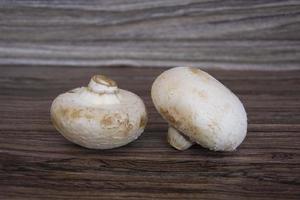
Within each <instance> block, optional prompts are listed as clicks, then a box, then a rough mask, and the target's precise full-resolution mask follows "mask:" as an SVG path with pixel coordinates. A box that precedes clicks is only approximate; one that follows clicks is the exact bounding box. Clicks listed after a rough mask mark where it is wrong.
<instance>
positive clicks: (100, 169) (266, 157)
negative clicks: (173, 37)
mask: <svg viewBox="0 0 300 200" xmlns="http://www.w3.org/2000/svg"><path fill="white" fill-rule="evenodd" d="M0 70H1V73H0V91H1V92H0V110H1V112H0V199H75V198H76V199H124V198H126V199H241V200H244V199H259V200H269V199H270V200H271V199H272V200H273V199H295V200H296V199H299V198H300V187H299V185H300V123H299V122H300V93H299V91H300V70H296V71H241V70H231V71H228V70H209V73H211V74H212V75H214V76H215V77H216V78H218V79H220V80H221V82H223V83H224V84H225V85H227V86H228V87H230V88H231V89H232V90H233V91H234V92H235V93H236V94H237V95H238V96H239V97H240V98H241V100H242V101H243V103H244V104H245V106H246V110H247V112H248V117H249V128H248V135H247V138H246V140H245V141H244V143H243V144H242V145H241V146H240V147H239V149H238V150H237V151H235V152H227V153H222V152H212V151H208V150H206V149H203V148H201V147H200V146H193V147H192V148H191V149H189V150H186V151H183V152H179V151H177V150H175V149H173V148H171V147H170V146H169V145H168V144H167V143H166V140H165V134H166V130H167V124H166V122H164V120H163V119H162V118H161V117H160V116H159V114H158V113H157V112H156V111H155V109H154V106H153V104H152V102H151V99H150V91H149V90H150V86H151V84H152V82H153V80H154V78H155V77H156V76H157V75H158V74H160V73H161V72H162V71H163V70H165V68H144V69H142V68H129V67H114V68H109V67H96V68H95V67H93V68H90V67H85V68H77V67H50V66H49V67H40V66H31V67H23V66H21V67H17V66H14V67H12V66H7V67H5V66H2V67H0ZM96 73H102V74H105V75H108V76H110V77H111V78H113V79H115V80H116V81H117V82H118V83H119V86H120V87H121V88H124V89H128V90H131V91H133V92H135V93H137V94H138V95H140V96H141V98H142V99H143V100H144V101H145V103H146V106H147V109H148V112H149V123H148V125H147V127H146V131H145V132H144V133H143V135H142V136H141V137H140V138H139V139H138V140H136V141H134V142H133V143H130V144H129V145H127V146H124V147H122V148H118V149H113V150H105V151H97V150H88V149H85V148H82V147H79V146H77V145H73V144H71V143H70V142H68V141H66V140H65V139H64V138H63V137H62V136H61V135H60V134H59V133H58V132H57V131H56V130H55V129H54V127H53V126H52V124H51V122H50V119H49V108H50V105H51V101H52V100H53V99H54V98H55V97H56V96H57V95H58V94H59V93H62V92H64V91H67V90H69V89H71V88H74V87H77V86H82V85H86V84H87V82H88V80H89V78H90V77H91V75H93V74H96Z"/></svg>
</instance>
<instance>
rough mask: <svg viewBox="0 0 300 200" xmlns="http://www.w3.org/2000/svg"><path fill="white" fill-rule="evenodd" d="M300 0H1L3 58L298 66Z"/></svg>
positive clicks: (6, 61)
mask: <svg viewBox="0 0 300 200" xmlns="http://www.w3.org/2000/svg"><path fill="white" fill-rule="evenodd" d="M299 24H300V1H299V0H259V1H258V0H247V1H242V0H236V1H232V0H222V1H219V0H151V1H148V0H122V1H121V0H93V1H86V0H61V1H44V0H14V1H12V0H0V64H5V65H7V64H23V65H64V66H68V65H73V66H100V65H101V66H103V65H118V64H126V65H131V66H178V65H191V66H204V67H206V68H230V69H299V68H300V66H299V63H300V34H299V32H300V25H299Z"/></svg>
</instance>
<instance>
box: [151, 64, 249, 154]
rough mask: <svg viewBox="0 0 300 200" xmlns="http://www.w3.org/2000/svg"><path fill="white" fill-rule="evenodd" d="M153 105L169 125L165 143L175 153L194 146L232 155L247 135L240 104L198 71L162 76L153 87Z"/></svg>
mask: <svg viewBox="0 0 300 200" xmlns="http://www.w3.org/2000/svg"><path fill="white" fill-rule="evenodd" d="M151 96H152V100H153V103H154V105H155V107H156V109H157V110H158V112H159V113H160V114H161V116H162V117H163V118H164V119H165V120H166V121H167V122H168V123H169V130H168V137H167V139H168V142H169V143H170V144H171V145H172V146H173V147H174V148H176V149H178V150H185V149H187V148H189V147H190V146H191V145H193V144H194V143H197V144H199V145H201V146H203V147H205V148H208V149H210V150H214V151H233V150H234V149H236V148H237V147H238V146H239V145H240V144H241V143H242V141H243V140H244V138H245V136H246V133H247V115H246V112H245V109H244V106H243V104H242V103H241V101H240V100H239V99H238V97H237V96H236V95H234V94H233V93H232V92H231V91H230V90H229V89H228V88H226V87H225V86H224V85H223V84H222V83H220V82H219V81H217V80H216V79H215V78H213V77H212V76H210V75H209V74H208V73H206V72H204V71H201V70H200V69H197V68H190V67H177V68H173V69H170V70H167V71H165V72H163V73H162V74H161V75H159V76H158V77H157V78H156V80H155V81H154V83H153V85H152V90H151Z"/></svg>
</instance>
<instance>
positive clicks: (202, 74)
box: [189, 67, 210, 81]
mask: <svg viewBox="0 0 300 200" xmlns="http://www.w3.org/2000/svg"><path fill="white" fill-rule="evenodd" d="M189 70H190V71H191V72H192V73H193V74H195V75H197V76H199V77H201V78H202V79H203V80H204V81H208V80H210V76H209V75H208V74H207V73H205V72H203V71H202V70H200V69H198V68H194V67H190V68H189Z"/></svg>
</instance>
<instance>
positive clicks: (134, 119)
mask: <svg viewBox="0 0 300 200" xmlns="http://www.w3.org/2000/svg"><path fill="white" fill-rule="evenodd" d="M51 119H52V122H53V125H54V126H55V128H56V129H57V130H58V131H59V132H60V133H61V134H62V135H63V136H64V137H65V138H66V139H68V140H70V141H71V142H73V143H76V144H78V145H80V146H83V147H86V148H90V149H112V148H116V147H120V146H123V145H126V144H128V143H130V142H131V141H133V140H135V139H137V138H138V137H139V136H140V135H141V133H142V132H143V131H144V128H145V126H146V123H147V113H146V108H145V105H144V103H143V101H142V100H141V98H140V97H138V96H137V95H135V94H134V93H132V92H129V91H126V90H122V89H119V88H118V86H117V84H116V82H115V81H113V80H111V79H109V78H107V77H105V76H103V75H95V76H93V77H92V78H91V80H90V82H89V85H88V87H79V88H76V89H74V90H71V91H69V92H66V93H63V94H61V95H59V96H58V97H56V99H55V100H54V101H53V103H52V106H51Z"/></svg>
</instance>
